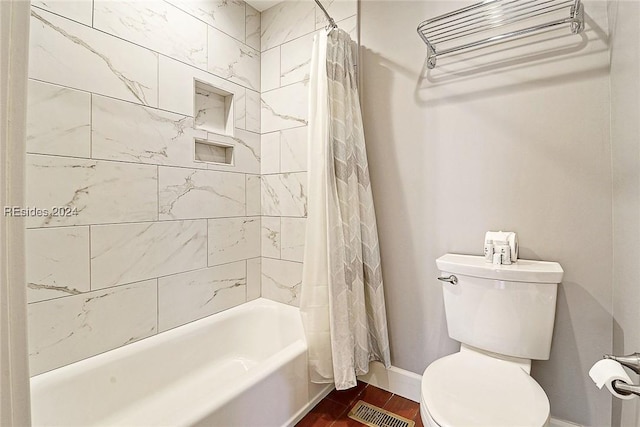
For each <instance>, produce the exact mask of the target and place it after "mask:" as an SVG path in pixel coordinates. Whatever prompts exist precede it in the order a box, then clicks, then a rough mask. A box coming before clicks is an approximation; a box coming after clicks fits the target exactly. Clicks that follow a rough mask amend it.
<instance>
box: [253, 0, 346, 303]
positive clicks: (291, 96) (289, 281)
mask: <svg viewBox="0 0 640 427" xmlns="http://www.w3.org/2000/svg"><path fill="white" fill-rule="evenodd" d="M323 4H324V5H325V7H326V8H327V10H328V12H329V14H330V15H331V16H332V17H334V19H335V20H336V21H337V23H338V26H339V27H340V28H342V29H344V30H345V31H347V32H349V33H350V34H351V37H352V39H354V40H357V0H327V1H323ZM325 26H326V19H325V17H324V14H323V13H322V11H321V10H320V9H319V8H318V7H317V6H316V5H315V3H314V2H312V1H307V0H297V1H285V2H282V3H280V4H277V5H275V6H273V7H271V8H269V9H267V10H265V11H263V12H262V22H261V44H260V50H261V52H262V57H261V73H260V83H261V88H262V92H261V103H260V104H261V110H262V111H261V120H262V123H261V132H262V138H261V146H262V147H261V160H262V161H261V164H260V167H261V184H262V185H261V192H262V215H263V216H262V224H261V231H260V240H261V251H262V252H261V254H262V261H261V274H262V280H261V285H262V296H263V297H266V298H270V299H274V300H276V301H280V302H284V303H287V304H291V305H295V306H297V305H298V302H299V297H300V285H301V282H302V260H303V251H304V238H305V226H306V216H307V200H306V198H307V188H306V187H307V174H306V171H307V124H308V117H307V108H308V106H307V103H308V90H309V87H308V82H309V67H310V59H311V49H312V46H313V38H314V36H315V34H317V33H318V32H319V31H324V27H325Z"/></svg>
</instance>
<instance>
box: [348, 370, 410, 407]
mask: <svg viewBox="0 0 640 427" xmlns="http://www.w3.org/2000/svg"><path fill="white" fill-rule="evenodd" d="M358 378H359V379H360V380H362V381H364V382H365V383H367V384H371V385H374V386H376V387H378V388H381V389H383V390H387V391H388V392H391V393H393V394H398V395H400V396H402V397H406V398H407V399H409V400H413V401H414V402H420V382H421V381H422V375H418V374H415V373H413V372H410V371H406V370H404V369H400V368H396V367H395V366H392V367H390V368H389V369H386V368H385V367H384V365H383V364H382V363H380V362H371V363H370V364H369V373H368V374H366V375H362V376H360V377H358Z"/></svg>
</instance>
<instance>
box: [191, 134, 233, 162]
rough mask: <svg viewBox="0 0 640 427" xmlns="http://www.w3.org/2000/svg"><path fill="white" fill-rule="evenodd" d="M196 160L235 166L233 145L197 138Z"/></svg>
mask: <svg viewBox="0 0 640 427" xmlns="http://www.w3.org/2000/svg"><path fill="white" fill-rule="evenodd" d="M195 160H196V161H197V162H204V163H213V164H216V165H228V166H233V145H227V144H223V143H220V142H214V141H207V140H204V139H197V138H196V139H195Z"/></svg>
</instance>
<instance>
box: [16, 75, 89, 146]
mask: <svg viewBox="0 0 640 427" xmlns="http://www.w3.org/2000/svg"><path fill="white" fill-rule="evenodd" d="M28 94H29V95H28V98H27V110H28V112H29V114H28V116H27V131H28V133H27V152H28V153H37V154H55V155H61V156H72V157H90V155H91V94H89V93H87V92H80V91H77V90H73V89H68V88H66V87H62V86H57V85H50V84H47V83H41V82H38V81H35V80H30V81H29V91H28Z"/></svg>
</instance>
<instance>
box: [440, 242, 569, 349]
mask: <svg viewBox="0 0 640 427" xmlns="http://www.w3.org/2000/svg"><path fill="white" fill-rule="evenodd" d="M436 264H437V266H438V269H439V270H440V271H441V276H444V277H449V276H451V275H454V276H456V278H457V284H453V283H449V282H442V285H443V295H444V307H445V312H446V317H447V326H448V329H449V336H450V337H451V338H453V339H455V340H457V341H460V342H461V343H463V344H468V345H471V346H473V347H476V348H479V349H482V350H486V351H490V352H493V353H498V354H502V355H507V356H513V357H520V358H523V359H538V360H547V359H549V353H550V351H551V338H552V336H553V323H554V321H555V313H556V297H557V291H558V283H560V282H561V281H562V275H563V273H564V271H563V270H562V267H561V266H560V264H558V263H556V262H543V261H528V260H521V259H519V260H518V261H517V262H516V263H514V264H511V265H494V264H491V263H486V262H485V260H484V257H481V256H473V255H456V254H446V255H444V256H441V257H440V258H438V259H437V260H436Z"/></svg>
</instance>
